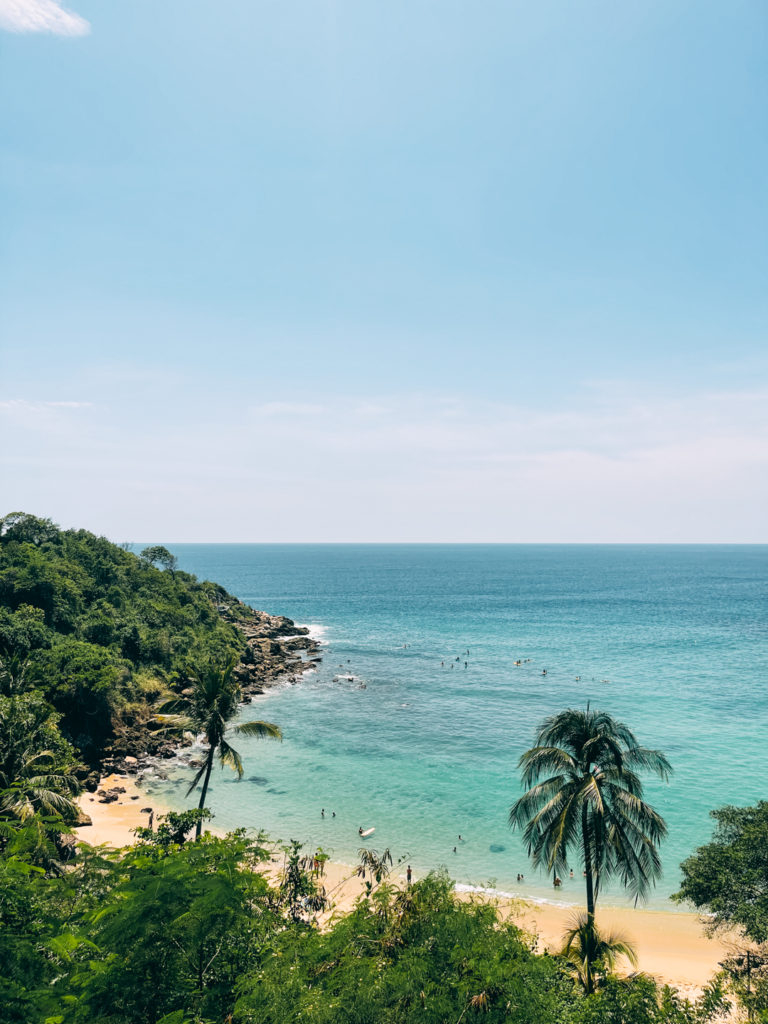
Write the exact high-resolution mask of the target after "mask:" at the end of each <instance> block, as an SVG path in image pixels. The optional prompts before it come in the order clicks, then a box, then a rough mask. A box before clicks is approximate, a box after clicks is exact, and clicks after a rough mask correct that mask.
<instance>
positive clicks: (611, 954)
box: [560, 914, 637, 995]
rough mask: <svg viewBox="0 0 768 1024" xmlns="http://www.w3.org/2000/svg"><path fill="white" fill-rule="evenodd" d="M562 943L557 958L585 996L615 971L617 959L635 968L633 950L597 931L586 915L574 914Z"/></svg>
mask: <svg viewBox="0 0 768 1024" xmlns="http://www.w3.org/2000/svg"><path fill="white" fill-rule="evenodd" d="M563 939H564V942H563V948H562V950H561V954H560V955H561V956H563V957H565V959H566V960H567V961H568V963H569V964H570V965H571V968H572V970H573V973H574V975H575V976H576V978H577V979H578V981H579V982H580V983H581V985H582V987H583V988H584V992H585V994H586V995H591V994H592V993H593V992H594V991H595V989H596V988H597V986H598V985H599V984H600V981H601V976H602V977H604V976H605V975H606V974H610V973H612V972H613V971H614V970H615V969H616V964H617V962H618V960H619V957H622V956H624V957H626V958H627V960H629V962H630V963H631V964H632V966H633V967H637V953H636V951H635V948H634V946H632V945H631V943H630V942H628V941H627V939H625V938H624V937H623V936H621V935H615V934H613V933H611V934H604V933H603V932H600V931H598V928H597V925H596V924H595V920H594V918H592V917H590V916H589V914H577V915H576V917H574V919H573V922H572V924H571V927H570V928H569V929H568V931H567V932H566V933H565V935H564V936H563Z"/></svg>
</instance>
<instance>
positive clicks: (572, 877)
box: [571, 868, 573, 878]
mask: <svg viewBox="0 0 768 1024" xmlns="http://www.w3.org/2000/svg"><path fill="white" fill-rule="evenodd" d="M571 878H573V868H571Z"/></svg>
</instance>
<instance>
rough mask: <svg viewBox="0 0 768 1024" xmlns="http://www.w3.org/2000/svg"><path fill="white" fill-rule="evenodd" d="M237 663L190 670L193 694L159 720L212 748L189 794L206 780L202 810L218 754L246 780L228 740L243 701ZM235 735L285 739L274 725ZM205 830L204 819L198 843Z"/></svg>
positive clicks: (245, 727) (248, 726) (252, 725)
mask: <svg viewBox="0 0 768 1024" xmlns="http://www.w3.org/2000/svg"><path fill="white" fill-rule="evenodd" d="M236 661H237V659H235V658H233V659H231V660H230V661H229V662H227V664H226V665H225V666H224V667H223V668H218V667H217V666H216V665H213V664H208V665H205V666H202V667H197V666H195V667H192V668H190V669H189V674H190V677H191V679H192V687H191V693H189V694H188V695H186V696H182V697H178V698H176V699H174V700H172V701H169V702H167V703H166V704H164V705H163V707H162V708H161V711H162V712H164V713H163V714H161V715H160V716H158V717H159V718H160V720H161V721H163V722H165V723H166V724H167V725H168V726H170V727H173V728H175V729H182V730H184V731H189V732H194V733H195V734H196V735H202V736H203V741H204V742H205V743H206V744H207V745H208V750H207V752H206V756H205V761H204V762H203V764H202V766H201V767H200V769H199V771H198V772H197V774H196V775H195V777H194V779H193V780H192V783H191V785H190V787H189V789H188V790H187V796H189V794H190V793H191V792H192V791H193V790H194V789H196V788H197V785H198V783H199V782H200V780H201V779H202V780H203V786H202V790H201V792H200V802H199V804H198V807H199V808H200V810H202V809H203V808H204V807H205V798H206V796H207V794H208V783H209V781H210V778H211V769H212V768H213V760H214V758H215V757H216V755H217V754H218V757H219V761H220V762H221V765H222V767H223V766H224V765H229V767H230V768H234V770H235V771H236V772H237V774H238V777H239V778H242V777H243V762H242V759H241V757H240V754H238V752H237V751H236V750H235V748H234V747H232V746H230V744H229V743H228V742H227V740H226V733H227V728H228V725H229V723H230V721H231V720H232V719H233V718H234V717H235V715H236V714H237V709H238V703H239V701H240V697H241V692H240V685H239V684H238V682H237V680H236V679H235V675H234V668H235V664H236ZM232 731H233V732H235V733H237V735H238V736H252V737H256V738H257V739H274V740H280V739H282V733H281V732H280V729H279V728H278V727H277V726H276V725H273V724H272V723H271V722H243V723H242V724H240V725H236V726H234V727H233V729H232ZM201 829H202V819H201V820H199V821H198V823H197V828H196V830H195V839H199V838H200V832H201Z"/></svg>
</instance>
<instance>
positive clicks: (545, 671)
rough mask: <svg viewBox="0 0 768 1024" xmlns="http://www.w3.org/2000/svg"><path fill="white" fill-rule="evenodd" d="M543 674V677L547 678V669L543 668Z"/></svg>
mask: <svg viewBox="0 0 768 1024" xmlns="http://www.w3.org/2000/svg"><path fill="white" fill-rule="evenodd" d="M541 674H542V675H543V676H545V675H546V674H547V670H546V669H545V668H543V669H542V670H541Z"/></svg>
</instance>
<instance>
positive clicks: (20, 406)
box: [0, 0, 93, 412]
mask: <svg viewBox="0 0 768 1024" xmlns="http://www.w3.org/2000/svg"><path fill="white" fill-rule="evenodd" d="M0 2H2V0H0ZM92 405H93V402H69V401H55V402H31V401H29V400H28V399H26V398H6V399H0V409H3V410H6V411H10V412H14V411H23V412H35V411H37V412H41V411H42V410H44V409H89V408H90V407H91V406H92Z"/></svg>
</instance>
